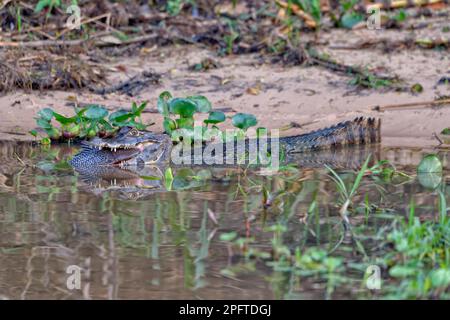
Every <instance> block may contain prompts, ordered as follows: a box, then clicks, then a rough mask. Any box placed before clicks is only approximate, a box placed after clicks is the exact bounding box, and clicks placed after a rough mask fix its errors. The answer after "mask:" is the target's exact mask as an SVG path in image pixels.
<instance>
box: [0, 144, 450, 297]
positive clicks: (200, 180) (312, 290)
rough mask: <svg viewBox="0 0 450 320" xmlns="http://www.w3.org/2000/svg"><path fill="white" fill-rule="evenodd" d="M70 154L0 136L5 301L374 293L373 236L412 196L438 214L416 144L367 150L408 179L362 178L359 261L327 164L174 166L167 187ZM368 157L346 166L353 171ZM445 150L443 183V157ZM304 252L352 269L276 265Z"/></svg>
mask: <svg viewBox="0 0 450 320" xmlns="http://www.w3.org/2000/svg"><path fill="white" fill-rule="evenodd" d="M74 152H76V148H70V147H68V146H53V147H51V148H47V149H45V148H42V147H33V146H32V145H31V144H24V143H20V144H15V143H11V142H2V143H0V155H1V164H0V297H1V298H4V299H310V298H319V299H323V298H371V297H377V296H378V293H377V292H369V291H368V290H367V289H366V288H365V286H364V283H363V278H364V269H363V267H364V266H365V265H368V264H371V262H372V259H375V254H372V252H376V254H378V255H380V254H381V255H383V254H384V252H388V250H389V249H388V248H386V247H385V246H381V244H382V243H383V240H385V239H380V238H379V232H380V230H382V229H383V228H388V227H389V226H390V225H391V224H392V222H393V220H395V218H396V217H398V216H407V215H408V206H409V205H410V203H411V199H414V202H415V203H416V204H417V208H416V215H417V216H419V217H420V219H422V220H424V219H425V220H426V219H431V220H433V219H435V220H436V219H438V216H437V209H436V208H437V203H438V194H437V192H436V191H435V190H432V189H430V188H427V187H426V183H427V182H426V181H425V186H424V182H423V181H419V179H418V178H417V177H416V175H415V167H416V165H417V163H418V162H419V161H420V159H421V157H422V155H423V154H424V153H425V152H426V151H423V150H411V149H402V148H391V149H383V148H382V147H378V148H376V149H373V150H369V151H367V152H368V153H371V154H372V162H371V165H373V164H375V163H376V162H377V161H378V160H381V159H388V160H390V161H391V163H392V164H394V165H395V167H396V169H397V170H402V171H403V172H405V173H406V174H409V175H411V178H410V179H406V178H405V179H402V178H396V179H394V180H393V181H387V182H386V181H384V180H383V179H380V178H379V177H365V178H364V179H363V181H362V185H361V187H360V188H359V189H358V192H357V194H356V195H355V198H354V209H353V213H352V215H351V216H350V221H351V223H352V225H353V226H354V228H355V229H354V231H355V232H358V239H359V241H360V243H361V244H362V246H363V247H364V248H365V251H366V252H367V257H366V258H363V257H362V255H361V251H360V250H359V249H358V246H357V244H356V242H355V241H354V239H352V237H351V236H349V234H348V232H346V231H345V229H344V228H343V224H342V217H341V216H340V214H339V209H340V204H339V193H338V191H337V188H336V184H335V182H334V181H333V180H332V179H331V178H330V176H329V174H328V170H327V169H325V168H324V167H323V165H319V166H315V165H314V164H311V166H310V167H308V166H306V165H305V164H303V165H302V167H300V168H294V167H292V168H291V167H289V168H283V170H282V171H281V172H280V173H278V174H276V175H261V174H260V172H259V171H258V170H251V169H248V170H245V168H240V169H238V168H218V169H211V168H204V167H203V168H201V167H197V168H174V169H173V172H174V175H175V179H174V180H173V182H172V183H171V184H170V185H169V184H168V183H166V181H164V179H161V180H158V179H148V174H146V175H145V177H144V179H142V177H140V178H139V177H136V176H134V175H132V176H130V177H128V176H120V177H117V178H114V177H112V178H111V179H109V180H108V179H107V178H105V179H102V180H101V181H92V180H89V179H85V177H82V176H80V175H79V174H78V173H76V172H74V171H73V169H72V168H70V166H68V165H67V163H66V161H65V160H66V159H68V158H70V156H71V155H72V154H73V153H74ZM367 152H366V151H364V153H362V154H359V156H358V157H357V158H358V159H357V160H355V161H353V160H352V161H347V162H345V161H344V163H345V164H346V165H347V166H348V163H352V165H351V166H357V165H358V164H359V165H360V164H361V161H364V159H365V158H366V156H367V154H368V153H367ZM440 156H441V157H442V158H443V159H444V164H445V166H446V171H445V172H444V179H445V175H447V180H446V181H447V183H448V163H449V162H448V153H445V152H443V151H441V152H440ZM344 158H346V159H347V160H349V158H348V155H347V156H345V157H344ZM332 165H333V164H332ZM334 165H336V163H334ZM342 166H343V165H342V163H338V164H337V165H336V167H338V168H337V171H338V172H339V173H340V174H341V176H342V177H343V179H344V180H345V181H352V180H354V178H355V174H354V170H346V169H354V168H345V165H344V167H342ZM164 169H166V168H164ZM163 177H164V174H162V177H159V178H163ZM146 178H147V179H146ZM149 181H150V182H149ZM139 183H141V184H143V185H144V186H147V187H145V188H142V187H139ZM146 183H147V184H146ZM444 183H445V181H444ZM148 185H151V187H148ZM446 190H447V191H446V194H445V196H446V197H447V198H449V197H448V196H449V191H448V190H449V188H448V187H447V189H446ZM267 197H268V198H267ZM367 204H369V205H367ZM233 233H235V234H233ZM228 238H229V239H228ZM312 248H313V249H314V250H319V251H320V250H324V251H326V252H328V253H330V254H332V255H333V256H335V257H338V258H340V259H342V260H343V263H345V265H346V266H347V267H349V266H350V267H351V266H352V264H354V268H346V269H345V271H342V272H340V273H339V277H341V278H342V279H345V281H342V283H341V282H339V281H340V280H339V279H338V278H337V277H336V278H330V276H329V275H328V277H327V276H326V275H323V274H319V275H318V274H308V273H307V272H305V274H301V275H299V274H295V273H293V272H291V271H290V270H289V268H284V267H283V266H284V264H283V262H282V261H281V262H280V259H279V257H280V255H282V251H283V250H288V251H290V252H292V254H293V255H294V254H295V251H296V250H298V251H300V252H306V251H307V250H309V249H310V250H312ZM380 250H381V251H380ZM249 252H250V254H249ZM274 261H275V262H276V263H274ZM70 265H76V266H79V267H80V268H82V279H81V289H80V290H76V289H75V290H70V289H69V288H68V287H67V285H66V284H67V279H68V276H69V275H68V274H67V273H66V270H67V268H68V267H69V266H70ZM383 277H384V278H385V279H386V281H387V282H389V281H390V279H389V276H388V275H383ZM330 279H335V280H336V281H335V283H332V282H330V281H331V280H330ZM338 280H339V281H338ZM333 281H334V280H333Z"/></svg>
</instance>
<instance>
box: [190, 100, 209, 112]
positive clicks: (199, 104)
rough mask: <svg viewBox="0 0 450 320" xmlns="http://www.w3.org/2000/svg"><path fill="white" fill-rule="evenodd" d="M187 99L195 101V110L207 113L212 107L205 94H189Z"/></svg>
mask: <svg viewBox="0 0 450 320" xmlns="http://www.w3.org/2000/svg"><path fill="white" fill-rule="evenodd" d="M187 99H189V100H190V101H192V102H194V103H195V105H196V111H197V112H201V113H208V112H210V111H211V109H212V105H211V102H210V101H209V100H208V99H207V98H206V97H205V96H189V97H187Z"/></svg>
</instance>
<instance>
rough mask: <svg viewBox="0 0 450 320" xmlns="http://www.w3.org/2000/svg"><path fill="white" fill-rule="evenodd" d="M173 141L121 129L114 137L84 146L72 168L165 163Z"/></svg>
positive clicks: (148, 133) (90, 142)
mask: <svg viewBox="0 0 450 320" xmlns="http://www.w3.org/2000/svg"><path fill="white" fill-rule="evenodd" d="M171 148H172V141H171V139H170V137H169V136H168V135H166V134H157V133H153V132H149V131H140V130H137V129H136V128H132V127H122V128H121V129H120V130H119V131H118V132H117V134H115V135H114V137H111V138H98V137H96V138H94V139H92V140H90V141H86V142H83V150H82V151H81V152H80V153H79V154H77V155H76V156H75V157H74V158H73V159H72V164H74V165H77V164H78V166H80V165H119V166H132V165H144V164H158V163H164V162H166V161H167V160H168V159H169V158H170V151H171Z"/></svg>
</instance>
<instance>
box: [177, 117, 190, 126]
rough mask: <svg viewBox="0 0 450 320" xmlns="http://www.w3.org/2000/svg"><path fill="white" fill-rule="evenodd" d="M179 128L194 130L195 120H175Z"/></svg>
mask: <svg viewBox="0 0 450 320" xmlns="http://www.w3.org/2000/svg"><path fill="white" fill-rule="evenodd" d="M175 121H176V123H177V127H178V128H185V129H193V128H194V118H192V117H191V118H180V119H176V120H175Z"/></svg>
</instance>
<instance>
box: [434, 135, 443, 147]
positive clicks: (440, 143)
mask: <svg viewBox="0 0 450 320" xmlns="http://www.w3.org/2000/svg"><path fill="white" fill-rule="evenodd" d="M433 137H434V138H436V140H437V141H439V145H438V147H439V146H440V145H443V144H444V141H442V140H441V138H439V136H438V135H437V134H436V132H433Z"/></svg>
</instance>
